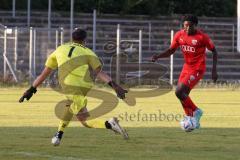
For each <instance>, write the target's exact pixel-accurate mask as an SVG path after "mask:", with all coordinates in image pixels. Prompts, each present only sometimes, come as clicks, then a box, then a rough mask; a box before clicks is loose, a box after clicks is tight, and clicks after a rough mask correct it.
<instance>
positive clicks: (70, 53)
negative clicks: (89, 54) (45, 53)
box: [68, 46, 75, 58]
mask: <svg viewBox="0 0 240 160" xmlns="http://www.w3.org/2000/svg"><path fill="white" fill-rule="evenodd" d="M74 49H75V47H74V46H73V47H71V49H70V51H69V53H68V57H69V58H71V57H72V52H73V50H74Z"/></svg>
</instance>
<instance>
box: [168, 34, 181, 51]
mask: <svg viewBox="0 0 240 160" xmlns="http://www.w3.org/2000/svg"><path fill="white" fill-rule="evenodd" d="M179 37H180V32H177V33H176V34H175V35H174V37H173V41H172V43H171V46H170V48H171V49H177V48H178V47H179Z"/></svg>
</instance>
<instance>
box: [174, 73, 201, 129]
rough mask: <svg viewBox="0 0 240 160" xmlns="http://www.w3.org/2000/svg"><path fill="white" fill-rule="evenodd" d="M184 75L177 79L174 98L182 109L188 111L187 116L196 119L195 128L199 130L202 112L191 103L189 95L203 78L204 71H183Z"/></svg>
mask: <svg viewBox="0 0 240 160" xmlns="http://www.w3.org/2000/svg"><path fill="white" fill-rule="evenodd" d="M185 73H186V74H185V75H184V76H182V77H181V78H180V79H179V84H178V87H177V89H176V96H177V97H178V98H179V100H180V101H181V103H182V105H183V107H184V108H188V109H189V110H190V111H189V112H187V113H188V116H194V117H195V118H196V120H197V127H196V128H199V127H200V123H199V121H200V118H201V116H202V114H203V112H202V110H201V109H199V108H198V107H197V106H196V105H195V104H194V103H193V101H192V100H191V98H190V97H189V93H190V91H191V90H192V89H193V88H194V86H195V85H196V84H197V83H198V82H199V81H200V79H201V78H202V77H203V74H204V71H199V70H196V71H185Z"/></svg>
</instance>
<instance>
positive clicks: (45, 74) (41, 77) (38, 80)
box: [19, 67, 52, 103]
mask: <svg viewBox="0 0 240 160" xmlns="http://www.w3.org/2000/svg"><path fill="white" fill-rule="evenodd" d="M51 72H52V69H51V68H48V67H45V68H44V70H43V71H42V73H41V74H40V75H39V76H38V77H37V78H36V79H35V81H34V82H33V84H32V86H31V87H30V88H29V89H28V90H26V91H25V92H24V93H23V95H22V97H21V98H20V99H19V102H20V103H21V102H23V101H24V99H26V100H29V99H30V98H31V97H32V96H33V94H35V93H36V92H37V87H38V86H39V85H40V84H42V82H43V81H44V80H45V79H46V78H47V77H48V76H49V74H50V73H51Z"/></svg>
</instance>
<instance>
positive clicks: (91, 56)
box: [88, 50, 102, 70]
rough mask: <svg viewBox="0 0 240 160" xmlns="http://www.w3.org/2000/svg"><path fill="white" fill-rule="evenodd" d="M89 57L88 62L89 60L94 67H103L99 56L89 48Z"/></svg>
mask: <svg viewBox="0 0 240 160" xmlns="http://www.w3.org/2000/svg"><path fill="white" fill-rule="evenodd" d="M89 53H90V54H89V58H88V60H89V61H88V62H89V65H90V66H91V67H92V69H94V70H95V69H97V68H98V67H101V66H102V63H101V61H100V59H99V58H98V56H97V55H96V54H95V53H94V52H92V51H91V50H89Z"/></svg>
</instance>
